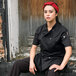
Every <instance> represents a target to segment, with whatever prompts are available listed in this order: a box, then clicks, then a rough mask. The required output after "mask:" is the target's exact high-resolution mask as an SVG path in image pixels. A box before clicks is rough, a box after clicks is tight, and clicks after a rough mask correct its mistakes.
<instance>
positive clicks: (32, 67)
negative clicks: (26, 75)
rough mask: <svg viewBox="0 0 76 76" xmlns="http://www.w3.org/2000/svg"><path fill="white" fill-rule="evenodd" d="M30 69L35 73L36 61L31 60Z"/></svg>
mask: <svg viewBox="0 0 76 76" xmlns="http://www.w3.org/2000/svg"><path fill="white" fill-rule="evenodd" d="M29 71H30V72H31V73H33V74H34V75H35V71H37V69H36V67H35V64H34V62H30V66H29Z"/></svg>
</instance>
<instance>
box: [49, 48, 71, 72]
mask: <svg viewBox="0 0 76 76" xmlns="http://www.w3.org/2000/svg"><path fill="white" fill-rule="evenodd" d="M65 51H66V53H65V56H64V58H63V61H62V63H61V65H56V64H53V65H52V66H50V68H49V69H50V70H51V69H53V68H56V69H55V70H54V72H56V71H57V70H63V68H64V67H65V66H66V64H67V63H68V61H69V58H70V56H71V55H72V47H71V46H68V47H65Z"/></svg>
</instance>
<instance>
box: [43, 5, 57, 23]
mask: <svg viewBox="0 0 76 76" xmlns="http://www.w3.org/2000/svg"><path fill="white" fill-rule="evenodd" d="M56 16H57V13H56V11H55V9H54V7H52V6H50V5H46V6H45V7H44V18H45V20H46V21H47V22H51V21H53V20H56Z"/></svg>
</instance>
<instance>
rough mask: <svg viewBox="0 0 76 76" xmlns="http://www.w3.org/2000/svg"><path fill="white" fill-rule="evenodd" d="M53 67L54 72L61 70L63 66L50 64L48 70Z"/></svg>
mask: <svg viewBox="0 0 76 76" xmlns="http://www.w3.org/2000/svg"><path fill="white" fill-rule="evenodd" d="M54 68H55V70H54V72H56V71H57V70H63V67H62V66H60V65H57V64H53V65H52V66H50V67H49V70H52V69H54Z"/></svg>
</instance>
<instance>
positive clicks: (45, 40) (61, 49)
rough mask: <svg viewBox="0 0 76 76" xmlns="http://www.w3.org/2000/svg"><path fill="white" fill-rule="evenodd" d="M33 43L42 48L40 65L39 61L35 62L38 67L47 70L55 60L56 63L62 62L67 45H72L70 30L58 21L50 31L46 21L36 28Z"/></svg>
mask: <svg viewBox="0 0 76 76" xmlns="http://www.w3.org/2000/svg"><path fill="white" fill-rule="evenodd" d="M33 45H40V48H41V50H40V57H38V58H40V64H39V66H38V65H37V64H38V62H37V63H36V62H35V64H36V67H37V68H38V67H40V68H39V69H40V70H45V69H47V68H48V67H49V66H50V65H52V64H55V62H56V64H60V63H61V62H62V59H63V57H64V55H65V47H67V46H71V41H70V37H69V33H68V30H67V29H66V28H65V27H64V26H62V25H61V24H60V23H58V22H56V24H55V25H54V26H53V28H52V29H51V30H50V31H48V29H47V24H46V23H45V24H44V25H42V26H40V27H38V29H37V30H36V32H35V36H34V40H33ZM56 60H57V61H56ZM59 60H60V61H59ZM37 61H38V60H37ZM57 62H58V63H57Z"/></svg>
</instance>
